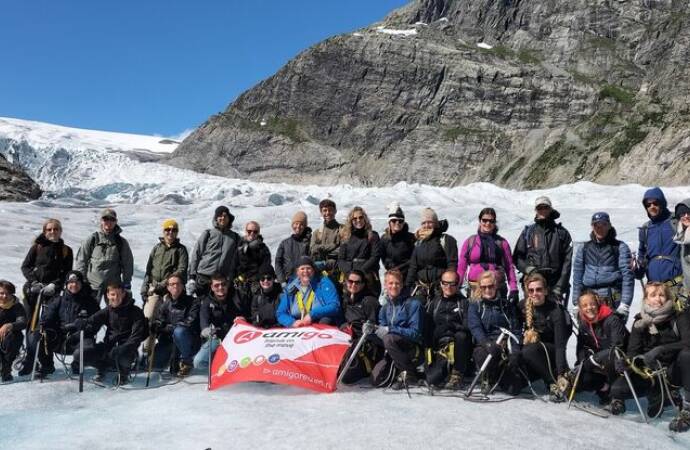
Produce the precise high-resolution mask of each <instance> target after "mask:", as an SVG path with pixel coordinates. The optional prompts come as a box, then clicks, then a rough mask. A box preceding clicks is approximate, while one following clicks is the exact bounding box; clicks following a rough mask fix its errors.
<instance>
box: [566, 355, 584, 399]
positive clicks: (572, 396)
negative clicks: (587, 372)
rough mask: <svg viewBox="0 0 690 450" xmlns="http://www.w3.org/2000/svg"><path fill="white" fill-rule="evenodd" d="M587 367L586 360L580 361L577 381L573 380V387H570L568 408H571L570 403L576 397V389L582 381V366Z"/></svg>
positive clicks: (576, 376)
mask: <svg viewBox="0 0 690 450" xmlns="http://www.w3.org/2000/svg"><path fill="white" fill-rule="evenodd" d="M583 367H585V362H584V361H582V362H581V363H580V367H578V368H577V374H576V375H575V381H573V387H571V388H570V395H569V396H568V409H570V404H571V403H572V402H573V398H575V389H577V384H578V383H579V382H580V374H581V373H582V368H583Z"/></svg>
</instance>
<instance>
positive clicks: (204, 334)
mask: <svg viewBox="0 0 690 450" xmlns="http://www.w3.org/2000/svg"><path fill="white" fill-rule="evenodd" d="M201 337H202V338H204V339H208V338H210V337H211V327H206V328H204V329H203V330H201Z"/></svg>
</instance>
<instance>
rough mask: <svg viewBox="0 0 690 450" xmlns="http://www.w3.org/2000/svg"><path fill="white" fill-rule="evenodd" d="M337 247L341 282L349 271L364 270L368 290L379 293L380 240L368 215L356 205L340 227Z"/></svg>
mask: <svg viewBox="0 0 690 450" xmlns="http://www.w3.org/2000/svg"><path fill="white" fill-rule="evenodd" d="M341 238H342V240H341V243H340V249H339V250H338V263H337V265H338V272H339V273H340V274H341V281H342V282H343V283H344V281H345V279H346V278H345V277H346V276H347V274H348V273H350V272H351V271H353V270H359V271H361V272H362V273H364V275H365V277H366V282H367V288H368V290H369V291H370V292H371V293H372V294H373V295H375V296H377V297H378V295H379V294H380V293H381V280H379V260H380V259H381V241H380V239H379V234H378V233H377V232H376V231H374V230H373V229H372V226H371V222H370V221H369V216H367V213H366V211H364V209H362V207H360V206H355V207H354V208H352V211H350V213H349V214H348V216H347V224H346V225H345V227H344V228H343V233H342V237H341Z"/></svg>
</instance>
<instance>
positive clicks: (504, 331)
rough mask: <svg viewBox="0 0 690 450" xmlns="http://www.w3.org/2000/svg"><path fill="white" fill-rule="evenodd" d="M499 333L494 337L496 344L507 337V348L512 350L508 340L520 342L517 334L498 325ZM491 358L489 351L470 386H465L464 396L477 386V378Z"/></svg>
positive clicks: (468, 394)
mask: <svg viewBox="0 0 690 450" xmlns="http://www.w3.org/2000/svg"><path fill="white" fill-rule="evenodd" d="M500 330H501V334H500V335H499V336H498V338H497V339H496V345H499V346H500V345H501V344H503V341H504V340H506V339H508V350H509V351H510V350H512V347H511V344H510V340H511V339H512V340H514V341H515V343H516V344H518V343H520V341H519V340H518V338H517V336H515V335H514V334H513V333H512V332H510V331H509V330H507V329H506V328H503V327H500ZM492 359H493V354H491V353H489V354H488V355H487V357H486V359H484V362H483V363H482V366H481V367H480V368H479V371H478V372H477V375H475V376H474V380H472V384H470V387H469V388H467V392H465V397H469V396H470V395H472V391H473V390H474V388H475V386H477V383H478V382H479V379H480V378H481V376H482V374H483V373H484V372H485V371H486V368H487V367H489V363H490V362H491V360H492Z"/></svg>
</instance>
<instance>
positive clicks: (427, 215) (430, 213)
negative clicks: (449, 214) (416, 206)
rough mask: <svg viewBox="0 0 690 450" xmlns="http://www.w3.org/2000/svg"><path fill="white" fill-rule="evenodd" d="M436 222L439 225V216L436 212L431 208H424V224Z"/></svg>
mask: <svg viewBox="0 0 690 450" xmlns="http://www.w3.org/2000/svg"><path fill="white" fill-rule="evenodd" d="M429 221H431V222H434V223H438V215H436V211H434V210H433V209H431V208H424V209H423V210H422V222H429Z"/></svg>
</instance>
